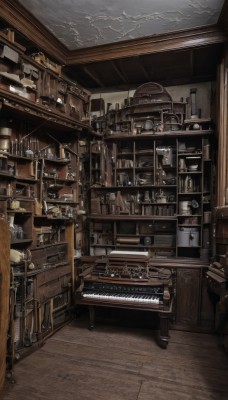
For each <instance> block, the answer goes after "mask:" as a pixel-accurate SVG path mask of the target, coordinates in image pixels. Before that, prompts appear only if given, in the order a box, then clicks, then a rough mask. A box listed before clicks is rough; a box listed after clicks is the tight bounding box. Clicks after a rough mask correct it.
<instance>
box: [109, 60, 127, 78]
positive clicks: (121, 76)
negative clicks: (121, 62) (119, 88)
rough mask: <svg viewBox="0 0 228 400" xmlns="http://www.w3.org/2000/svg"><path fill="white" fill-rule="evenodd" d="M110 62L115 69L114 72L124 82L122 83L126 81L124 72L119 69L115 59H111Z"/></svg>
mask: <svg viewBox="0 0 228 400" xmlns="http://www.w3.org/2000/svg"><path fill="white" fill-rule="evenodd" d="M111 64H112V66H113V69H114V70H115V72H116V73H117V75H118V76H119V78H120V79H121V80H122V81H123V82H124V83H128V81H127V78H126V77H125V76H124V74H123V73H122V72H121V71H120V69H119V68H118V67H117V65H116V63H115V61H111Z"/></svg>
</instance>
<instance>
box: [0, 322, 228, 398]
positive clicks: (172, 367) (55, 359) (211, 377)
mask: <svg viewBox="0 0 228 400" xmlns="http://www.w3.org/2000/svg"><path fill="white" fill-rule="evenodd" d="M87 326H88V318H87V315H83V316H82V317H80V318H78V319H75V320H74V321H72V322H71V323H70V324H68V325H67V326H65V327H64V328H63V329H61V330H60V331H59V332H57V333H56V334H55V335H54V336H52V337H51V338H50V339H48V340H47V342H46V343H45V344H44V346H43V347H42V348H40V349H39V350H37V351H36V352H34V353H33V354H31V355H30V356H28V357H26V358H24V359H23V360H21V361H20V362H19V363H18V364H16V365H15V371H14V378H15V383H14V384H10V385H8V386H6V389H5V392H4V394H3V398H2V399H3V400H31V398H32V399H33V400H47V399H48V400H54V399H55V400H65V399H66V400H71V399H72V400H79V399H80V400H107V399H110V400H153V399H156V400H227V399H228V357H227V356H226V354H225V353H224V351H223V349H222V348H221V347H219V346H218V338H217V337H216V336H214V335H209V334H200V333H190V332H183V331H174V330H171V331H170V336H171V337H170V341H169V345H168V348H167V349H166V350H164V349H161V348H160V347H158V345H157V342H156V331H152V330H151V329H148V328H136V327H132V326H131V327H127V326H122V325H121V324H112V323H110V322H108V323H107V321H104V320H102V321H99V322H98V323H97V326H96V329H95V330H94V331H92V332H91V331H89V330H88V329H87Z"/></svg>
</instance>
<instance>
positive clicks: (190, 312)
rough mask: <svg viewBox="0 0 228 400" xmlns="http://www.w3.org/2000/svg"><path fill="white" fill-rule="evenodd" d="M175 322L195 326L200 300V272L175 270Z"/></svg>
mask: <svg viewBox="0 0 228 400" xmlns="http://www.w3.org/2000/svg"><path fill="white" fill-rule="evenodd" d="M176 293H177V296H176V322H177V324H181V325H185V326H196V325H197V323H198V308H199V300H200V270H191V269H181V270H177V288H176Z"/></svg>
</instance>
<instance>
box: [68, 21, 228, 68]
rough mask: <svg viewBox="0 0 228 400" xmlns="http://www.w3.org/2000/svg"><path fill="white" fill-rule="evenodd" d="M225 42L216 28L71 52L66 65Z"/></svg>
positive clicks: (198, 29)
mask: <svg viewBox="0 0 228 400" xmlns="http://www.w3.org/2000/svg"><path fill="white" fill-rule="evenodd" d="M226 41H227V36H226V35H225V33H223V32H221V31H220V30H219V29H218V27H217V25H211V26H205V27H201V28H196V29H188V30H182V31H178V32H173V33H168V34H161V35H153V36H149V37H143V38H140V39H134V40H128V41H124V42H118V43H112V44H108V45H102V46H96V47H90V48H87V49H80V50H73V51H71V52H69V53H68V57H67V60H66V65H78V64H86V63H92V62H100V61H108V60H115V59H119V58H126V57H136V56H142V55H145V54H152V53H158V52H165V51H174V50H183V49H185V48H186V49H189V48H194V47H200V46H206V45H211V44H216V43H223V42H226Z"/></svg>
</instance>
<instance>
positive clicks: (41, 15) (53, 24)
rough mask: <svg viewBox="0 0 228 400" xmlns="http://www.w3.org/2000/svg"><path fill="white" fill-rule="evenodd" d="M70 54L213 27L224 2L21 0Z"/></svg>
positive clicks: (195, 0)
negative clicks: (142, 38) (132, 40)
mask: <svg viewBox="0 0 228 400" xmlns="http://www.w3.org/2000/svg"><path fill="white" fill-rule="evenodd" d="M20 3H21V4H22V5H23V6H24V7H25V8H26V9H27V10H29V11H30V12H31V13H32V14H33V15H34V16H35V17H36V18H37V19H38V20H39V21H40V22H41V23H42V24H43V25H44V26H45V27H46V28H48V29H49V30H50V31H51V32H52V33H53V34H54V35H55V36H56V37H57V38H58V39H59V40H60V41H61V42H62V43H63V44H64V45H65V46H66V47H67V48H68V49H69V50H75V49H79V48H87V47H92V46H99V45H103V44H108V43H116V42H120V41H123V40H129V39H137V38H140V37H145V36H151V35H155V34H156V35H157V34H161V33H167V32H173V31H178V30H182V29H189V28H195V27H199V26H205V25H212V24H216V23H217V21H218V18H219V14H220V12H221V9H222V6H223V3H224V0H172V1H170V0H64V1H63V0H48V1H47V0H20Z"/></svg>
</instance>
